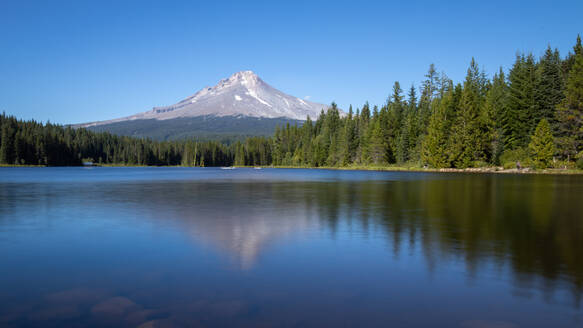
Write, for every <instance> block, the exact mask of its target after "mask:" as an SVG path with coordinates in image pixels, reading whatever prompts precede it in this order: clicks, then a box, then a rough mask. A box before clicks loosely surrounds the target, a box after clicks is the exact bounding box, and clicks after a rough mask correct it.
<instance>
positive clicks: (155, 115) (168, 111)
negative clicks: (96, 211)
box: [81, 70, 328, 126]
mask: <svg viewBox="0 0 583 328" xmlns="http://www.w3.org/2000/svg"><path fill="white" fill-rule="evenodd" d="M326 108H328V106H326V105H323V104H318V103H314V102H311V101H308V100H304V99H300V98H297V97H293V96H290V95H288V94H285V93H283V92H281V91H279V90H277V89H275V88H273V87H272V86H270V85H269V84H267V83H265V82H264V81H263V80H261V79H260V78H259V77H258V76H257V74H255V73H254V72H253V71H250V70H246V71H240V72H236V73H234V74H232V75H231V76H230V77H228V78H226V79H223V80H220V81H219V83H217V84H216V85H215V86H213V87H205V88H203V89H201V90H199V91H198V92H196V93H195V94H194V95H192V96H190V97H187V98H185V99H183V100H182V101H180V102H178V103H176V104H174V105H170V106H163V107H154V108H153V109H152V110H150V111H147V112H143V113H138V114H136V115H132V116H128V117H123V118H119V119H115V120H110V121H102V122H92V123H87V124H84V125H81V126H95V125H104V124H111V123H115V122H123V121H133V120H145V119H154V120H159V121H160V120H169V119H177V118H190V117H199V116H214V117H225V116H231V117H254V118H285V119H292V120H306V118H307V117H308V116H310V117H311V118H317V117H318V116H319V115H320V112H321V111H322V110H326Z"/></svg>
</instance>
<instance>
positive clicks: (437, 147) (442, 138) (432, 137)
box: [422, 89, 453, 168]
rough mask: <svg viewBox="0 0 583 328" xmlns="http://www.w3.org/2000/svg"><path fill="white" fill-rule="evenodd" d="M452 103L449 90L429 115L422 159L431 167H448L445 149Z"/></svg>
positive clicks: (451, 95) (451, 91)
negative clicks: (449, 110)
mask: <svg viewBox="0 0 583 328" xmlns="http://www.w3.org/2000/svg"><path fill="white" fill-rule="evenodd" d="M451 102H453V90H451V89H450V90H449V91H448V92H447V93H446V94H445V95H444V97H443V99H442V100H441V101H440V102H439V105H438V106H436V110H435V111H434V112H433V113H432V114H431V118H430V120H429V126H428V127H427V136H426V138H425V139H424V142H423V153H422V159H423V161H424V162H425V163H428V164H429V165H431V166H432V167H435V168H442V167H449V165H450V163H449V160H448V158H449V156H448V152H447V151H448V149H447V145H448V144H447V141H448V135H449V133H448V132H449V131H448V125H447V121H448V117H447V112H448V108H449V106H450V105H451Z"/></svg>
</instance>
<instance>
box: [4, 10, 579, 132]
mask: <svg viewBox="0 0 583 328" xmlns="http://www.w3.org/2000/svg"><path fill="white" fill-rule="evenodd" d="M582 17H583V1H581V0H574V1H560V2H553V1H540V2H538V1H509V0H505V1H459V2H457V3H456V2H454V1H399V2H395V3H391V2H389V1H362V0H361V1H285V2H284V1H234V2H229V1H135V2H134V1H104V0H99V1H83V0H81V1H79V0H76V1H57V0H55V1H26V0H22V1H18V0H13V1H11V0H7V1H0V44H1V46H0V111H6V112H7V113H8V114H13V115H16V116H17V117H20V118H23V119H31V118H34V119H37V120H40V121H46V120H50V121H51V122H57V123H76V122H86V121H94V120H104V119H111V118H116V117H121V116H126V115H130V114H134V113H136V112H141V111H146V110H149V109H151V108H152V107H153V106H160V105H169V104H173V103H175V102H177V101H179V100H181V99H183V98H184V97H186V96H188V95H191V94H193V93H194V92H196V91H197V90H198V89H200V88H202V87H204V86H206V85H214V84H215V83H216V82H217V81H218V80H220V79H221V78H225V77H228V76H229V75H231V74H232V73H234V72H236V71H240V70H247V69H250V70H253V71H255V72H256V73H257V74H258V75H259V76H260V77H261V78H263V80H265V81H266V82H268V83H269V84H271V85H272V86H274V87H276V88H278V89H280V90H282V91H284V92H287V93H289V94H291V95H294V96H298V97H306V96H309V97H310V99H311V100H313V101H318V102H323V103H330V102H331V101H336V102H337V103H338V104H339V105H340V107H341V108H344V109H347V108H348V105H349V104H353V105H355V106H361V105H362V104H363V103H364V102H365V101H366V100H368V101H370V102H371V104H381V103H383V102H384V101H385V99H386V98H387V96H388V94H389V93H390V92H391V86H392V84H393V82H394V81H395V80H398V81H400V82H401V85H402V86H403V88H404V89H407V88H408V87H409V86H410V85H411V83H416V85H418V83H419V81H421V80H422V79H423V75H424V73H425V72H426V71H427V68H428V66H429V64H431V63H435V65H436V66H437V69H438V70H439V71H445V72H446V73H447V74H448V76H450V77H451V78H453V79H454V81H460V80H462V79H463V77H464V75H465V71H466V69H467V66H468V63H469V61H470V59H471V57H472V56H474V57H475V58H476V60H477V61H478V63H479V64H480V66H482V67H484V68H485V70H486V71H487V72H488V73H489V74H491V73H492V72H494V71H496V70H497V69H498V67H499V66H503V67H504V68H505V69H507V68H508V67H509V66H510V65H511V64H512V62H513V60H514V56H515V53H516V52H517V51H525V52H533V53H534V54H535V55H536V56H539V55H541V54H542V52H543V51H544V49H545V47H546V46H547V45H548V44H550V45H551V46H553V47H557V48H558V49H559V50H560V51H561V54H562V55H563V56H564V55H565V54H566V53H567V52H568V51H570V50H571V48H572V46H573V44H574V43H575V38H576V36H577V34H578V33H583V19H582Z"/></svg>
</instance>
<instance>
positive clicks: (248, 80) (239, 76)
mask: <svg viewBox="0 0 583 328" xmlns="http://www.w3.org/2000/svg"><path fill="white" fill-rule="evenodd" d="M260 81H261V79H260V78H259V76H257V74H255V73H254V72H253V71H240V72H237V73H234V74H233V75H231V76H230V77H229V78H228V79H226V80H222V81H221V82H224V83H221V82H219V85H220V84H225V83H228V84H232V83H240V84H243V85H247V86H252V85H256V84H258V83H259V82H260Z"/></svg>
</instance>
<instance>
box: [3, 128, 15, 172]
mask: <svg viewBox="0 0 583 328" xmlns="http://www.w3.org/2000/svg"><path fill="white" fill-rule="evenodd" d="M14 121H15V119H14V118H12V117H8V118H4V119H3V122H2V131H1V134H2V136H1V138H2V139H1V140H0V164H14V157H15V156H14V155H15V153H14V135H15V133H16V124H15V122H14Z"/></svg>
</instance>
